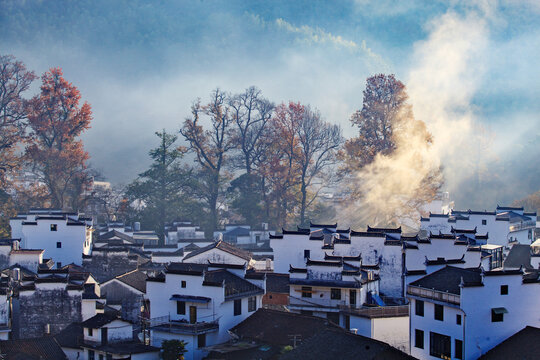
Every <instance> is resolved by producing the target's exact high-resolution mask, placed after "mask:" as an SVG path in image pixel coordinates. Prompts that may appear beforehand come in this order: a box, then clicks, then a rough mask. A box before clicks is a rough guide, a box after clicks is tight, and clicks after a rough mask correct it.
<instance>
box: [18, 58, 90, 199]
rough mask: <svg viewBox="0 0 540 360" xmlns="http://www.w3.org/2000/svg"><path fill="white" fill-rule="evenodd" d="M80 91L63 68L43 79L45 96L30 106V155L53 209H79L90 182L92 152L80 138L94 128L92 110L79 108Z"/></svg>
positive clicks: (47, 74)
mask: <svg viewBox="0 0 540 360" xmlns="http://www.w3.org/2000/svg"><path fill="white" fill-rule="evenodd" d="M80 99H81V94H80V92H79V90H78V89H77V88H76V87H75V86H73V85H72V84H71V83H69V82H68V81H67V80H66V79H64V78H63V74H62V70H61V69H60V68H54V69H51V70H50V71H49V72H46V73H45V74H43V76H42V86H41V93H40V94H39V95H37V96H35V97H34V98H33V99H32V100H31V101H30V102H29V105H28V107H27V111H28V122H29V127H30V134H29V135H30V141H29V142H30V143H29V145H28V146H27V149H26V154H27V156H28V158H29V159H31V160H32V163H33V169H34V171H35V172H36V174H38V175H39V177H40V180H41V181H42V182H43V183H44V184H45V185H46V186H47V189H48V191H49V198H50V205H51V206H52V207H58V208H64V207H71V208H73V209H75V208H76V207H78V206H79V203H78V202H79V200H80V195H81V193H82V191H83V190H84V184H85V183H86V182H87V180H88V176H87V173H86V161H87V160H88V153H87V152H86V151H85V150H84V148H83V144H82V142H81V141H80V140H77V137H78V136H79V135H80V134H81V133H82V132H83V131H84V130H86V129H88V128H89V127H90V121H91V120H92V110H91V108H90V105H89V104H88V103H86V102H85V103H84V104H83V105H82V106H79V102H80Z"/></svg>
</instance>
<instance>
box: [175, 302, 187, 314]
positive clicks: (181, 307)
mask: <svg viewBox="0 0 540 360" xmlns="http://www.w3.org/2000/svg"><path fill="white" fill-rule="evenodd" d="M176 313H177V314H178V315H186V302H185V301H177V302H176Z"/></svg>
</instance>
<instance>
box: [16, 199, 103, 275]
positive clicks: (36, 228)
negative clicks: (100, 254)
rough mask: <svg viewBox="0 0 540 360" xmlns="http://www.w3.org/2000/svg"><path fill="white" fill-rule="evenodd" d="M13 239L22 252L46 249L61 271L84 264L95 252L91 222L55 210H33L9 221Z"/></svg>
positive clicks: (80, 216)
mask: <svg viewBox="0 0 540 360" xmlns="http://www.w3.org/2000/svg"><path fill="white" fill-rule="evenodd" d="M9 223H10V226H11V232H12V237H13V238H16V239H21V244H20V247H21V248H22V249H43V250H45V256H46V257H48V258H52V259H53V260H54V261H55V262H56V264H57V267H58V268H61V267H62V266H63V265H66V264H70V263H75V264H81V263H82V256H83V255H88V254H90V252H91V249H92V231H93V226H92V219H91V218H86V217H84V216H83V215H80V214H78V213H68V212H63V211H61V210H55V209H32V210H30V211H28V212H27V213H21V214H19V215H17V216H16V217H14V218H11V219H10V222H9Z"/></svg>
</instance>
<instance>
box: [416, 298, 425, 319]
mask: <svg viewBox="0 0 540 360" xmlns="http://www.w3.org/2000/svg"><path fill="white" fill-rule="evenodd" d="M424 307H425V304H424V300H414V314H415V315H417V316H422V317H424Z"/></svg>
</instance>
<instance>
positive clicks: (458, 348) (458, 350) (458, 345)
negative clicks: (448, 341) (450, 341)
mask: <svg viewBox="0 0 540 360" xmlns="http://www.w3.org/2000/svg"><path fill="white" fill-rule="evenodd" d="M454 356H455V357H456V359H463V341H461V340H457V339H456V340H455V341H454Z"/></svg>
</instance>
